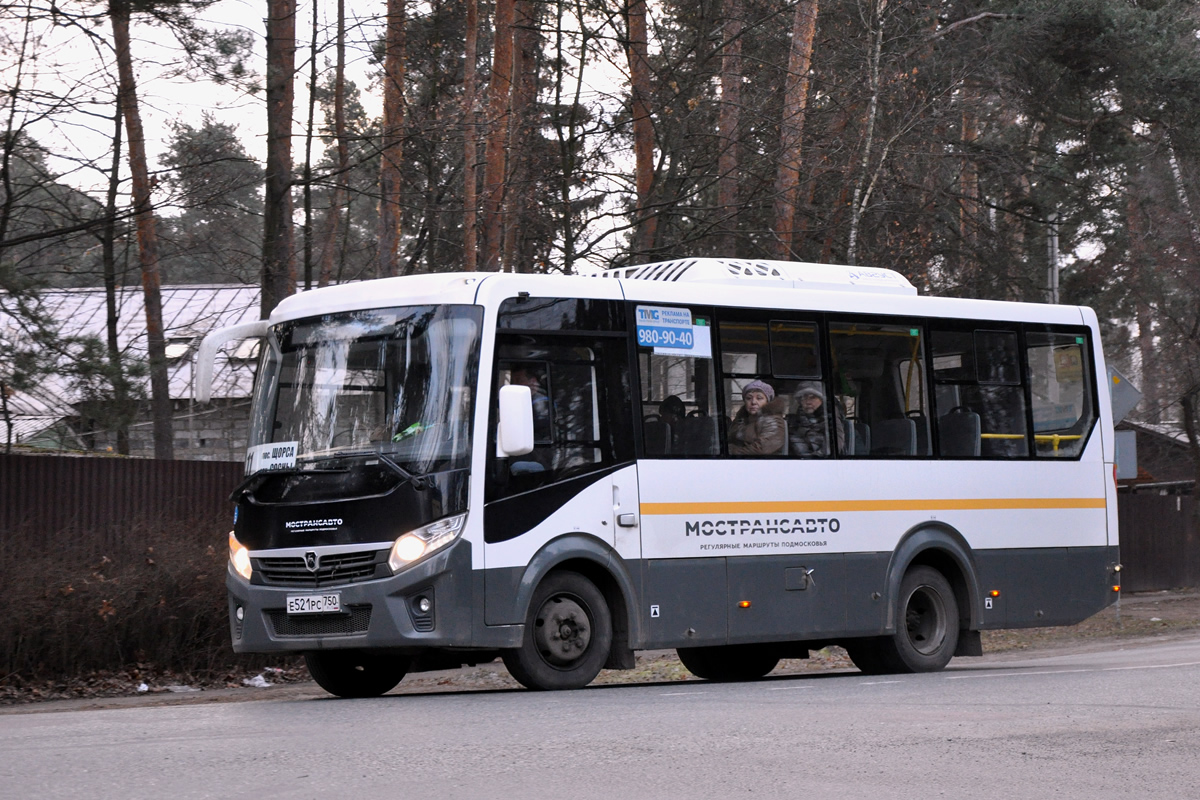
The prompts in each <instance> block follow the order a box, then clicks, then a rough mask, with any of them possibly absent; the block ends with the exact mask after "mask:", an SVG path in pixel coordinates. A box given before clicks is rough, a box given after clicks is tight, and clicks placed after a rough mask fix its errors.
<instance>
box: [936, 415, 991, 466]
mask: <svg viewBox="0 0 1200 800" xmlns="http://www.w3.org/2000/svg"><path fill="white" fill-rule="evenodd" d="M979 433H980V429H979V415H978V414H976V413H975V412H974V411H970V410H968V409H966V408H962V407H961V406H960V407H959V408H956V409H954V410H952V411H951V412H950V413H949V414H946V415H945V416H943V417H939V418H938V439H939V441H940V442H941V447H940V448H939V449H940V451H941V455H944V456H968V457H978V456H979V449H980V443H981V441H982V440H981V439H980V437H979Z"/></svg>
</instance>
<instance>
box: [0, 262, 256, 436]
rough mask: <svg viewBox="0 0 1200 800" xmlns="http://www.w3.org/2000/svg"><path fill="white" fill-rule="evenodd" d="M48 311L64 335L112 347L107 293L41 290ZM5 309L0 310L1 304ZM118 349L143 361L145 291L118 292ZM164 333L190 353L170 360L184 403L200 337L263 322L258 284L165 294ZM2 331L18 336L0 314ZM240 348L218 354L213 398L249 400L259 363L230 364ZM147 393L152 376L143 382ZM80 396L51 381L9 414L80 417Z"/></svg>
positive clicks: (18, 399)
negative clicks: (76, 405)
mask: <svg viewBox="0 0 1200 800" xmlns="http://www.w3.org/2000/svg"><path fill="white" fill-rule="evenodd" d="M40 297H41V303H42V307H43V309H44V310H45V311H46V312H47V313H49V314H50V315H51V316H52V317H53V318H54V319H56V320H57V321H58V323H59V326H60V332H61V333H62V335H64V336H95V337H97V338H98V339H100V341H102V342H103V341H106V340H107V337H108V334H107V318H108V311H107V304H106V302H105V293H104V289H54V290H48V291H45V292H42V293H41V295H40ZM2 305H3V304H0V306H2ZM116 306H117V314H118V321H117V344H118V347H119V348H120V349H121V352H122V353H124V354H128V355H131V356H132V357H133V358H135V359H137V360H140V361H143V362H144V361H145V360H146V359H147V348H146V305H145V296H144V295H143V293H142V289H141V287H126V288H123V289H119V290H117V296H116ZM162 308H163V314H162V316H163V333H164V335H165V337H166V340H167V342H168V344H171V343H176V344H179V345H186V347H187V350H186V351H185V352H184V354H183V355H182V356H181V357H179V358H176V359H172V361H171V363H170V366H169V368H168V370H169V373H168V374H169V377H170V390H171V398H172V399H176V400H186V399H188V398H190V397H191V396H192V385H191V382H192V369H193V358H194V356H195V350H196V347H197V346H198V345H199V343H200V339H201V338H202V337H203V336H204V335H205V334H207V333H208V332H210V331H212V330H215V329H217V328H221V327H225V326H226V325H236V324H238V323H242V322H250V321H253V320H256V319H258V318H259V288H258V287H257V286H243V285H237V286H225V285H192V286H164V287H163V288H162ZM0 330H3V331H4V332H5V334H6V335H8V336H12V335H14V334H15V332H16V331H17V328H16V326H15V325H14V322H13V320H11V319H9V318H8V317H7V315H5V313H4V312H3V311H0ZM235 350H236V345H233V346H231V347H229V348H228V349H227V350H226V351H225V352H222V353H220V354H218V356H217V361H216V364H215V365H214V366H215V368H214V372H213V375H214V378H213V397H214V398H234V399H240V398H246V397H249V396H250V392H251V388H252V386H253V383H254V369H255V361H254V360H252V359H240V358H231V357H230V356H231V355H232V353H233V352H234V351H235ZM144 383H145V385H146V394H147V395H149V377H147V378H146V379H145V381H144ZM78 399H79V396H78V392H77V391H75V390H73V389H72V387H71V385H70V381H68V380H67V379H65V378H63V377H62V376H58V375H53V376H50V377H48V378H47V379H46V380H45V381H43V382H42V384H41V385H39V386H38V387H37V388H36V389H35V390H33V391H30V392H18V393H17V394H15V395H14V396H13V397H10V398H9V406H10V409H11V410H12V411H13V412H14V413H15V414H16V415H19V416H21V417H63V416H70V415H72V414H73V413H74V410H73V409H72V404H73V403H74V402H76V401H78Z"/></svg>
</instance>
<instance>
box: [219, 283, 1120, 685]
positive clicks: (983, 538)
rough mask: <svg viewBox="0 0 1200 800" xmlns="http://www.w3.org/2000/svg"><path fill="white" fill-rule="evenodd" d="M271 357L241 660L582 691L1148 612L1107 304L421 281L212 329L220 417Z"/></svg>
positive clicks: (322, 298)
mask: <svg viewBox="0 0 1200 800" xmlns="http://www.w3.org/2000/svg"><path fill="white" fill-rule="evenodd" d="M253 337H260V338H261V340H262V346H261V353H260V356H259V366H258V372H257V376H256V381H255V388H254V398H253V409H252V423H251V430H250V441H249V447H248V450H247V455H246V478H245V480H244V481H243V482H242V483H241V485H239V486H238V487H237V489H236V490H235V491H234V495H233V499H234V500H235V501H236V510H235V517H234V519H235V523H234V529H233V531H232V532H231V533H230V535H229V555H230V559H229V571H228V579H227V587H228V595H229V612H230V627H231V632H232V637H233V646H234V649H235V650H236V651H237V652H257V653H265V652H283V651H289V652H297V653H303V654H304V656H305V658H306V660H307V663H308V667H309V669H310V671H311V672H312V675H313V677H314V678H315V679H316V681H317V682H318V683H319V684H320V685H321V686H322V687H323V688H325V689H326V690H327V691H329V692H331V693H333V694H336V695H341V696H372V695H378V694H382V693H384V692H387V691H389V690H390V689H392V688H393V687H394V686H395V685H396V684H397V683H398V682H399V681H400V680H401V679H402V678H403V677H404V675H405V674H406V673H408V672H414V671H419V670H428V669H441V668H447V667H451V666H459V665H462V664H474V663H481V662H486V661H490V660H492V659H494V658H496V657H501V658H503V660H504V663H505V665H506V666H507V668H508V669H509V671H510V672H511V673H512V674H513V676H514V677H516V679H517V680H518V681H520V682H521V683H522V684H524V685H525V686H527V687H529V688H533V689H568V688H577V687H582V686H585V685H586V684H588V683H589V682H590V681H591V680H592V679H593V678H595V676H596V674H597V673H598V672H599V670H600V669H602V668H604V667H608V668H615V669H621V668H631V667H632V666H633V665H634V652H635V651H637V650H645V649H659V648H676V649H677V650H678V652H679V656H680V659H681V660H682V662H683V664H684V665H685V666H686V667H687V668H688V669H689V670H690V671H691V672H693V673H694V674H696V675H697V676H699V677H701V678H707V679H711V680H749V679H754V678H758V677H761V676H763V675H766V674H767V673H768V672H770V671H771V670H772V669H773V668H774V667H775V665H776V664H777V663H778V661H779V659H781V658H785V657H786V658H804V657H806V656H807V655H808V652H809V650H810V649H813V648H819V647H823V646H825V645H831V644H836V645H840V646H842V647H844V648H845V649H846V650H847V651H848V652H849V654H850V657H851V658H852V660H853V661H854V663H855V664H856V665H857V666H858V667H859V668H860V669H862V670H863V671H864V672H870V673H893V672H922V671H932V670H939V669H941V668H943V667H944V666H945V665H946V664H947V662H949V660H950V659H951V658H952V657H953V656H956V655H958V656H972V655H981V654H982V648H981V640H980V631H983V630H989V629H997V628H1020V627H1032V626H1039V627H1040V626H1049V625H1068V624H1072V623H1075V622H1077V621H1079V620H1082V619H1084V618H1086V617H1088V616H1090V615H1092V614H1094V613H1096V612H1097V611H1099V610H1101V609H1103V608H1105V607H1106V606H1108V605H1109V604H1111V603H1112V602H1113V601H1114V600H1115V599H1116V598H1117V596H1118V595H1117V593H1116V592H1117V590H1118V589H1119V586H1117V584H1118V580H1117V579H1118V577H1119V570H1120V566H1119V563H1118V541H1117V514H1116V487H1115V483H1114V444H1113V420H1112V411H1111V407H1110V401H1109V394H1108V385H1107V382H1106V381H1105V380H1103V379H1102V378H1101V376H1104V375H1105V374H1106V373H1105V364H1104V356H1103V353H1102V350H1101V345H1100V335H1099V329H1098V327H1097V322H1096V316H1095V314H1094V313H1093V312H1092V311H1091V310H1090V309H1087V308H1080V307H1071V306H1057V305H1039V304H1027V303H1007V302H992V301H983V300H963V299H951V298H938V297H922V296H918V294H917V291H916V289H914V288H913V286H912V285H911V284H910V283H909V282H908V281H907V280H906V279H905V278H904V277H902V276H901V275H899V274H898V273H896V272H893V271H890V270H885V269H869V268H857V267H837V266H829V265H818V264H796V263H784V262H763V261H736V260H722V259H687V260H679V261H673V262H665V263H659V264H650V265H644V266H638V267H626V268H621V269H616V270H611V271H609V272H607V273H606V274H604V275H603V276H597V277H579V276H554V275H523V274H491V273H459V274H450V273H445V274H430V275H417V276H412V277H402V278H389V279H383V280H376V281H367V282H362V283H354V284H347V285H341V286H335V287H331V288H324V289H318V290H315V291H311V292H305V293H302V294H298V295H295V296H292V297H289V298H287V299H286V300H284V301H283V302H282V303H280V304H279V306H278V308H276V309H275V311H274V312H273V313H272V314H271V317H270V319H268V320H263V321H261V322H257V323H250V324H245V325H239V326H234V327H232V328H225V329H222V330H219V331H215V332H213V333H211V334H209V336H207V337H206V339H205V341H204V343H203V345H202V347H201V351H200V355H199V367H198V376H197V394H198V398H199V399H201V400H207V399H208V396H209V393H210V391H211V376H212V369H213V363H214V358H215V357H216V355H217V354H218V353H219V352H220V350H221V348H222V347H223V346H225V345H226V343H233V342H234V341H235V340H244V339H248V338H253ZM751 383H754V384H755V387H754V391H747V392H746V394H747V395H748V396H749V397H751V398H752V399H754V400H755V402H754V403H745V402H744V400H743V397H742V395H743V389H744V388H745V387H748V386H749V385H750V384H751ZM755 392H758V393H759V394H762V395H763V397H766V396H767V395H770V397H769V398H767V399H768V401H769V402H767V403H766V404H765V406H762V407H761V410H760V411H759V412H758V413H759V414H760V415H761V416H754V415H751V416H752V417H753V418H750V417H748V416H747V415H748V414H750V408H751V406H752V405H753V406H754V407H755V408H758V407H759V406H758V401H759V400H761V399H762V398H758V397H757V396H756V395H755ZM739 415H742V416H741V418H740V419H739ZM747 424H750V425H753V426H757V427H756V428H755V429H756V430H758V431H759V432H760V433H763V436H762V437H760V438H759V439H758V440H757V443H756V444H755V446H754V447H752V448H749V449H747V448H746V447H744V446H743V445H742V444H738V445H737V446H734V444H733V443H732V441H731V437H734V438H735V439H736V438H737V437H739V436H743V433H742V432H744V431H745V430H746V428H745V426H746V425H747ZM768 433H769V435H767V434H768Z"/></svg>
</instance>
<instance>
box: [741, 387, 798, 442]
mask: <svg viewBox="0 0 1200 800" xmlns="http://www.w3.org/2000/svg"><path fill="white" fill-rule="evenodd" d="M786 413H787V398H786V397H781V398H779V399H778V400H777V399H776V398H775V390H774V389H773V388H772V387H771V385H770V384H768V383H766V382H764V381H760V380H753V381H750V382H749V383H747V384H746V385H745V386H743V387H742V407H741V408H739V409H738V412H737V414H735V415H734V417H733V421H732V422H730V423H729V454H730V455H735V456H767V455H774V454H776V453H781V452H783V440H784V437H785V436H786V435H787V426H786V425H785V424H784V421H783V415H784V414H786Z"/></svg>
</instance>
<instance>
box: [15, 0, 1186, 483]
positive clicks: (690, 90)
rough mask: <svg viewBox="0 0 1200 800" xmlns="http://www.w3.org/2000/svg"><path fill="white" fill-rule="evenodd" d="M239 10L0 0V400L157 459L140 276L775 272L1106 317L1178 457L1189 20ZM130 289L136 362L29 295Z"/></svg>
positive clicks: (267, 281) (146, 285)
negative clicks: (135, 293) (79, 408)
mask: <svg viewBox="0 0 1200 800" xmlns="http://www.w3.org/2000/svg"><path fill="white" fill-rule="evenodd" d="M231 2H234V0H224V2H223V3H222V4H216V3H214V2H213V0H62V1H61V2H60V1H59V0H19V1H16V0H5V2H3V3H2V4H0V76H2V77H0V81H2V83H3V86H2V92H3V97H2V99H0V117H2V121H0V126H3V140H2V142H0V144H2V151H0V304H2V307H0V311H3V312H5V313H6V314H7V315H8V317H9V318H10V319H11V320H16V323H15V324H13V325H10V326H9V327H8V328H6V329H5V330H4V331H0V401H3V400H6V398H7V397H8V396H9V395H10V394H11V393H12V392H13V391H17V390H20V389H22V388H23V387H27V386H29V385H31V384H34V383H36V382H37V381H38V380H39V379H40V377H41V376H44V375H45V374H46V373H47V372H48V371H52V370H59V371H61V370H63V369H69V370H72V371H73V373H74V378H75V380H76V382H77V384H78V385H80V386H83V387H85V388H86V389H87V392H89V393H90V395H89V396H91V397H93V398H95V399H96V400H97V401H98V402H99V401H103V404H105V405H106V407H107V408H108V409H109V412H108V413H111V414H117V415H118V416H119V414H120V413H126V414H127V416H128V415H129V414H131V413H132V412H128V413H127V412H122V411H120V409H132V408H135V407H136V406H137V405H138V404H139V403H150V404H151V405H152V406H153V408H154V416H155V421H156V422H155V440H156V451H155V452H156V455H157V456H158V457H161V458H169V457H171V455H172V451H171V446H172V444H171V442H172V439H171V432H170V425H171V420H170V399H169V397H167V392H166V380H165V374H166V367H165V365H166V360H165V356H164V336H163V330H162V321H161V312H160V311H159V310H158V309H159V308H160V304H159V300H158V292H159V289H160V287H161V285H162V284H163V283H172V284H178V283H230V282H233V283H246V284H257V285H261V287H262V310H263V314H264V316H265V315H266V314H267V313H268V312H269V311H270V309H271V308H272V307H274V305H275V304H276V303H278V302H279V300H280V299H282V297H284V296H286V295H287V294H290V293H291V292H293V291H298V290H307V289H309V288H312V287H315V286H318V285H324V284H328V283H338V282H344V281H351V280H361V279H365V278H372V277H378V276H388V275H399V274H410V273H416V272H437V271H451V270H464V269H465V270H476V269H478V270H507V271H519V272H562V273H580V272H593V271H595V270H597V269H600V268H604V267H610V266H619V265H623V264H630V263H639V262H647V261H654V260H664V259H671V258H678V257H684V256H709V255H713V256H725V257H736V258H750V259H762V258H778V259H795V260H803V261H814V262H826V263H844V264H866V265H872V266H881V267H889V268H892V269H896V270H898V271H900V272H902V273H904V274H905V275H907V276H908V277H909V278H910V279H911V280H912V281H913V283H914V284H915V285H917V287H918V288H919V290H920V291H921V292H923V293H931V294H940V295H951V296H962V297H980V298H993V299H1004V300H1023V301H1032V302H1048V301H1061V302H1066V303H1078V304H1085V305H1090V306H1093V307H1094V308H1096V309H1097V311H1098V313H1099V315H1100V318H1101V320H1102V324H1103V325H1104V328H1105V348H1106V352H1107V353H1108V356H1109V358H1110V360H1112V361H1114V362H1115V363H1116V364H1118V365H1119V366H1120V367H1121V368H1122V369H1123V370H1125V371H1126V372H1127V374H1130V375H1131V376H1133V377H1134V378H1135V381H1136V382H1137V383H1138V384H1140V386H1141V388H1142V390H1143V392H1144V395H1145V397H1144V400H1143V402H1142V404H1141V406H1140V407H1139V409H1138V411H1137V412H1136V413H1137V414H1138V415H1139V416H1140V418H1141V419H1142V420H1143V421H1147V422H1151V423H1160V422H1161V423H1170V424H1173V425H1176V426H1179V427H1182V428H1184V429H1185V430H1186V432H1187V435H1188V437H1189V440H1190V442H1192V443H1193V444H1192V449H1193V454H1194V456H1195V461H1196V463H1197V464H1198V465H1200V435H1198V433H1197V430H1198V429H1197V425H1198V424H1200V422H1198V419H1197V414H1198V411H1197V407H1198V404H1200V271H1198V270H1197V257H1198V256H1200V220H1198V219H1197V216H1196V215H1197V209H1196V203H1200V196H1198V193H1197V188H1198V187H1197V176H1198V175H1200V9H1198V8H1197V5H1196V3H1194V2H1191V1H1190V0H1139V1H1135V0H995V1H994V2H993V1H989V0H943V1H941V2H934V1H933V0H928V1H925V0H913V1H912V2H903V3H901V2H897V0H796V1H795V2H783V0H687V2H683V1H682V0H653V1H651V0H556V1H553V2H552V1H551V0H494V2H487V1H486V0H422V1H421V2H416V1H415V0H378V2H375V3H366V2H363V0H353V3H352V5H351V7H350V8H349V10H348V9H347V7H346V5H345V0H323V1H322V0H315V2H314V3H313V4H308V5H297V3H296V1H295V0H262V2H261V3H258V4H251V3H248V2H245V0H241V2H234V5H235V7H234V8H233V10H232V11H229V8H230V7H229V5H228V4H229V3H231ZM227 11H228V12H229V13H230V14H232V15H233V16H232V17H231V18H234V19H236V18H243V19H242V24H241V25H240V26H239V25H232V26H227V25H226V26H223V25H221V24H218V23H216V22H210V21H207V20H210V19H212V20H215V19H218V18H219V15H218V13H217V12H221V13H222V14H224V13H225V12H227ZM260 24H261V27H260ZM162 87H167V88H165V89H164V88H162ZM205 106H209V108H207V109H205V110H204V111H203V113H197V108H198V107H201V108H203V107H205ZM144 120H146V121H148V122H149V126H148V127H149V133H147V130H146V129H147V125H146V124H145V123H144V122H143V121H144ZM1060 265H1061V267H1062V277H1061V285H1060V286H1058V287H1057V288H1055V287H1054V285H1053V284H1054V283H1055V280H1054V278H1053V277H1052V276H1053V275H1054V274H1056V273H1057V269H1056V268H1052V267H1058V266H1060ZM136 284H140V285H141V287H142V290H143V291H144V293H145V296H146V309H147V318H146V336H147V342H148V348H147V349H148V352H149V359H148V361H147V362H146V363H138V362H137V361H136V359H132V358H131V357H130V356H129V354H128V352H122V351H121V349H120V348H119V347H118V346H117V343H116V336H115V332H114V333H111V334H110V336H109V337H108V340H107V341H104V340H99V339H97V340H80V339H68V338H64V337H62V336H61V335H59V334H58V332H57V330H56V327H55V324H54V322H53V320H51V319H50V318H49V317H48V315H46V314H45V313H44V312H43V311H42V310H41V308H40V304H39V300H38V297H39V292H41V291H44V290H46V289H48V288H54V287H73V286H105V287H107V288H108V290H109V294H110V297H111V296H112V293H113V291H114V290H115V288H116V287H119V286H125V285H136ZM1056 295H1057V296H1056ZM114 314H115V312H114ZM156 314H157V315H158V316H156ZM111 325H115V322H113V321H112V320H110V326H111ZM114 331H115V328H114ZM64 364H68V365H69V366H67V367H64ZM114 409H115V410H114ZM5 414H6V415H7V411H5Z"/></svg>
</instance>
